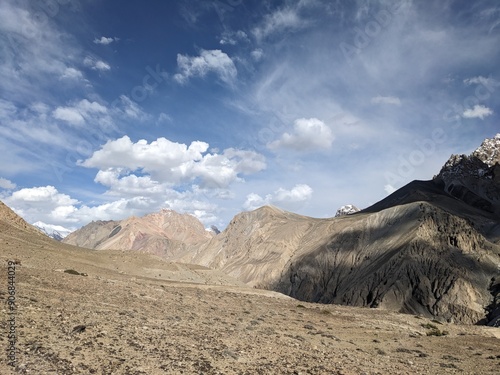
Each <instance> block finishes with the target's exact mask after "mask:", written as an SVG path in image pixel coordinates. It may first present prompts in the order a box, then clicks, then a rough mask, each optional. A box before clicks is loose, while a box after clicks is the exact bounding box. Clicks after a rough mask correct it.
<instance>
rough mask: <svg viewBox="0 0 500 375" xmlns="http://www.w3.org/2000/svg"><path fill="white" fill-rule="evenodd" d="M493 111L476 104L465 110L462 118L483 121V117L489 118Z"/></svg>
mask: <svg viewBox="0 0 500 375" xmlns="http://www.w3.org/2000/svg"><path fill="white" fill-rule="evenodd" d="M492 114H493V111H492V110H491V109H490V108H488V107H486V106H484V105H481V104H476V105H475V106H474V107H473V108H469V109H466V110H465V111H464V112H463V114H462V116H463V117H464V118H479V119H481V120H484V118H485V117H488V116H491V115H492Z"/></svg>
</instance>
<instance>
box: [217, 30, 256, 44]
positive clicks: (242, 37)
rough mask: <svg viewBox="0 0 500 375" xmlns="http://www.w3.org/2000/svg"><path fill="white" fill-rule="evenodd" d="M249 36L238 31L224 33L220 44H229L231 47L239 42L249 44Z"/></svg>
mask: <svg viewBox="0 0 500 375" xmlns="http://www.w3.org/2000/svg"><path fill="white" fill-rule="evenodd" d="M248 41H249V40H248V35H247V34H246V33H245V32H244V31H242V30H238V31H236V32H234V31H224V32H223V33H222V35H221V39H220V41H219V43H220V44H222V45H224V44H229V45H232V46H234V45H236V44H238V42H248Z"/></svg>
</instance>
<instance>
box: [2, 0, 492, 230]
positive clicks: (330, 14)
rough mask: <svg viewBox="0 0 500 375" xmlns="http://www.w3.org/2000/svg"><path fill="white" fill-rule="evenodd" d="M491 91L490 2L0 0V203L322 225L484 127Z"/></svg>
mask: <svg viewBox="0 0 500 375" xmlns="http://www.w3.org/2000/svg"><path fill="white" fill-rule="evenodd" d="M499 94H500V4H499V3H498V1H496V0H491V1H482V0H477V1H466V0H461V1H448V0H444V1H409V0H393V1H382V0H380V1H369V0H358V1H340V0H338V1H323V0H284V1H254V0H214V1H212V0H199V1H198V0H178V1H160V0H156V1H155V0H150V1H146V2H144V1H142V2H139V1H118V0H106V1H105V0H43V1H42V0H33V1H27V0H2V1H1V2H0V150H1V153H0V199H1V200H2V201H3V202H5V203H6V204H7V205H9V206H10V207H12V208H13V209H14V210H15V211H16V212H17V213H18V214H19V215H21V216H22V217H23V218H25V219H26V220H27V221H28V222H30V223H34V222H42V223H45V224H50V225H56V226H60V227H64V228H67V229H69V230H75V229H77V228H79V227H81V226H83V225H85V224H87V223H89V222H91V221H92V220H119V219H123V218H126V217H129V216H131V215H136V216H142V215H145V214H147V213H151V212H157V211H159V210H160V209H162V208H169V209H173V210H176V211H178V212H186V213H190V214H193V215H194V216H196V217H197V218H199V219H200V220H201V221H202V222H203V224H204V225H205V226H206V227H210V226H211V225H215V226H217V227H219V228H220V229H224V228H225V227H226V226H227V225H228V223H229V222H230V220H231V219H232V217H233V216H234V215H236V214H238V213H239V212H241V211H245V210H252V209H256V208H258V207H260V206H263V205H266V204H271V205H274V206H277V207H279V208H282V209H284V210H288V211H292V212H295V213H299V214H302V215H307V216H312V217H320V218H321V217H332V216H334V214H335V212H336V210H337V209H338V208H339V207H340V206H342V205H346V204H354V205H356V206H357V207H359V208H365V207H368V206H369V205H371V204H373V203H375V202H377V201H379V200H380V199H382V198H384V197H385V196H387V195H388V194H390V193H392V192H393V191H395V190H396V189H398V188H400V187H402V186H404V185H406V184H407V183H409V182H410V181H412V180H415V179H420V180H429V179H431V178H432V177H433V176H434V175H435V174H437V173H438V172H439V170H440V168H441V166H442V165H443V164H444V163H445V162H446V160H447V159H448V158H449V157H450V155H451V154H468V153H470V152H471V151H473V150H474V149H475V148H477V147H478V146H479V145H480V144H481V142H482V140H483V139H485V138H491V137H493V136H494V135H495V134H496V133H498V132H500V126H499V125H500V123H499V113H500V95H499Z"/></svg>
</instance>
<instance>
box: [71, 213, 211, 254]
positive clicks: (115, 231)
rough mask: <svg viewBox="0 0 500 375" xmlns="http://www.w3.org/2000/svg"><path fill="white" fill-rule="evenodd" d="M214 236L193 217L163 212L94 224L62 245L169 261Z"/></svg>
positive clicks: (77, 232)
mask: <svg viewBox="0 0 500 375" xmlns="http://www.w3.org/2000/svg"><path fill="white" fill-rule="evenodd" d="M213 235H214V234H213V233H212V232H209V231H206V230H205V228H204V227H203V224H202V223H201V222H200V221H199V220H198V219H196V218H195V217H194V216H192V215H188V214H179V213H177V212H175V211H172V210H167V209H163V210H161V211H160V212H158V213H152V214H149V215H146V216H143V217H135V216H133V217H130V218H128V219H125V220H121V221H93V222H92V223H90V224H88V225H86V226H84V227H82V228H80V229H78V230H77V231H75V232H73V233H71V234H70V235H68V236H67V237H66V238H65V239H64V240H63V242H64V243H67V244H71V245H76V246H80V247H85V248H89V249H98V250H103V249H123V250H139V251H142V252H147V253H151V254H155V255H159V256H162V257H164V258H172V257H174V256H175V255H176V254H177V253H179V252H182V251H183V250H184V249H185V247H186V246H188V245H196V244H200V243H202V242H206V241H207V240H209V239H210V238H212V237H213Z"/></svg>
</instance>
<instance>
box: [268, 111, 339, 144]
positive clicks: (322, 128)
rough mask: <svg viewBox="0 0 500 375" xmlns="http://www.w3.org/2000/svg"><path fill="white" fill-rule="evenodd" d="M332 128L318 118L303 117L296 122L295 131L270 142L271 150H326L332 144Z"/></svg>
mask: <svg viewBox="0 0 500 375" xmlns="http://www.w3.org/2000/svg"><path fill="white" fill-rule="evenodd" d="M333 140H334V135H333V132H332V130H331V129H330V128H329V127H328V126H327V125H326V124H325V123H324V122H323V121H321V120H318V119H317V118H310V119H306V118H301V119H298V120H296V121H295V122H294V125H293V131H292V132H291V133H284V134H283V135H282V136H281V138H280V139H278V140H276V141H274V142H271V143H269V144H268V147H269V148H270V149H271V150H278V149H290V150H294V151H300V152H309V151H315V150H326V149H329V148H330V147H331V146H332V142H333Z"/></svg>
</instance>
